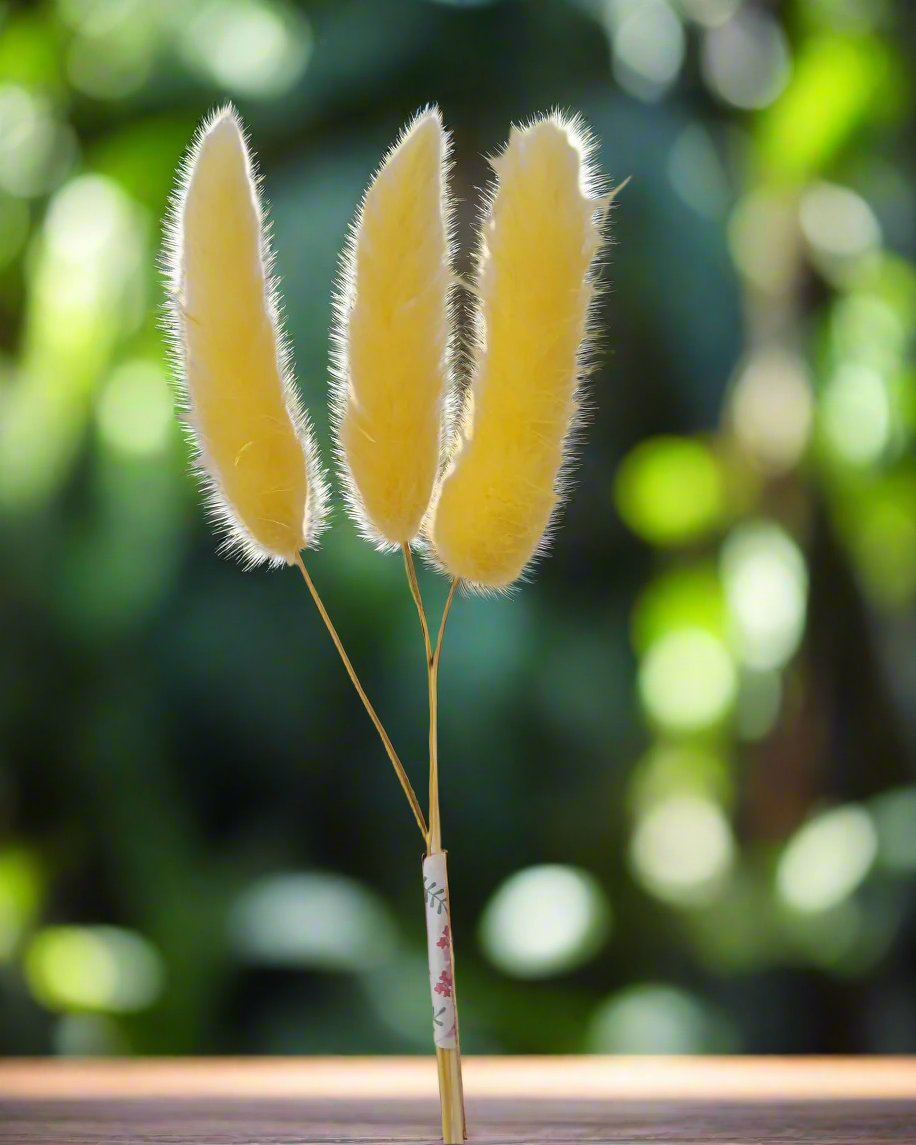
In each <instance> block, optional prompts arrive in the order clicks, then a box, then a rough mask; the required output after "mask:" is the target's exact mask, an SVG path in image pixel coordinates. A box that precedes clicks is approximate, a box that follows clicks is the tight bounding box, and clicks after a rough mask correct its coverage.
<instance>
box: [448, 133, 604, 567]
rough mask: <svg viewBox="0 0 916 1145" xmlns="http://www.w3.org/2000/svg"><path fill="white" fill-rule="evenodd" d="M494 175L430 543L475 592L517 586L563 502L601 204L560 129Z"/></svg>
mask: <svg viewBox="0 0 916 1145" xmlns="http://www.w3.org/2000/svg"><path fill="white" fill-rule="evenodd" d="M492 165H493V168H494V170H495V172H496V176H497V180H496V186H495V189H494V191H493V194H492V198H491V200H490V203H489V207H488V210H487V212H486V215H485V217H484V220H483V226H482V233H481V243H480V250H479V258H478V267H477V277H476V284H475V286H476V289H475V294H476V297H477V315H476V319H477V340H476V346H475V354H474V364H473V374H472V382H471V387H470V389H469V391H468V396H467V400H466V403H465V408H464V411H463V416H462V419H461V432H460V435H459V439H458V441H457V443H456V447H455V450H454V453H453V456H452V459H451V463H450V466H449V469H448V471H447V473H446V475H445V477H444V479H443V483H442V487H441V490H440V493H439V496H438V499H437V503H436V505H435V507H434V510H433V513H432V516H431V521H430V530H429V531H430V537H431V540H432V544H433V548H434V551H435V555H436V557H437V559H438V560H439V562H440V563H441V565H442V567H443V568H444V569H445V570H446V571H447V572H448V573H449V574H450V575H451V576H455V577H461V578H462V579H464V580H465V581H467V582H469V583H471V584H472V585H476V586H477V587H480V588H484V589H500V588H505V587H507V586H508V585H510V584H511V583H512V582H513V581H514V580H516V579H517V578H518V577H519V576H520V575H521V574H522V573H523V572H524V570H525V567H526V566H527V565H528V564H529V562H530V561H531V559H532V558H533V557H534V556H536V555H537V554H538V553H539V552H540V551H541V550H542V548H543V546H544V543H545V535H546V532H547V530H548V528H549V525H550V523H551V520H552V518H553V517H554V514H555V511H556V509H557V506H558V503H559V502H560V500H561V498H562V494H563V476H564V472H565V469H566V466H567V463H568V461H569V452H570V431H571V429H572V427H573V425H574V422H575V419H576V416H577V413H578V401H577V390H578V386H579V381H580V377H581V374H582V372H583V366H584V362H583V346H584V343H585V341H586V337H587V332H588V316H589V308H590V304H591V300H592V298H593V296H594V293H595V288H594V284H593V282H592V272H593V263H594V260H595V257H596V255H597V254H598V252H599V250H600V247H601V243H602V222H603V217H604V207H605V202H606V201H605V200H603V199H600V198H598V197H597V195H596V187H595V186H594V180H595V177H594V175H593V173H592V172H591V170H590V169H589V165H588V160H587V144H586V142H585V140H584V138H583V134H582V131H581V129H580V128H579V126H578V125H577V124H576V123H575V122H572V123H571V122H569V121H566V120H563V119H561V118H560V117H559V116H550V117H545V118H540V119H537V120H535V121H534V122H533V123H531V124H530V125H529V126H527V127H523V128H521V129H518V128H513V129H512V131H511V134H510V136H509V142H508V144H507V146H506V148H505V150H504V151H503V152H502V153H501V154H500V155H499V156H498V157H497V158H496V159H494V160H493V161H492Z"/></svg>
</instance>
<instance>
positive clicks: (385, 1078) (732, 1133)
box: [0, 1057, 916, 1145]
mask: <svg viewBox="0 0 916 1145" xmlns="http://www.w3.org/2000/svg"><path fill="white" fill-rule="evenodd" d="M465 1090H466V1095H467V1109H468V1121H469V1127H470V1133H471V1140H472V1141H476V1142H479V1143H480V1145H484V1143H497V1142H507V1143H508V1142H539V1141H550V1142H558V1143H559V1142H571V1141H591V1142H598V1143H600V1142H615V1143H617V1145H621V1143H625V1142H642V1143H645V1142H656V1143H662V1142H663V1143H664V1145H686V1143H688V1142H689V1143H690V1145H699V1143H700V1142H716V1143H718V1145H726V1143H727V1145H751V1143H754V1145H762V1143H767V1145H769V1143H771V1142H772V1143H776V1142H779V1143H780V1145H785V1143H786V1142H796V1141H797V1142H818V1143H819V1145H846V1143H848V1142H868V1143H869V1145H885V1143H890V1142H894V1143H901V1142H906V1143H907V1145H916V1058H913V1059H908V1058H867V1059H866V1058H830V1059H827V1058H600V1057H586V1058H469V1059H467V1060H466V1061H465ZM437 1124H438V1119H437V1099H436V1072H435V1063H434V1060H433V1059H432V1057H429V1058H373V1059H366V1058H337V1059H328V1058H311V1059H309V1058H305V1059H299V1060H290V1059H285V1058H259V1059H256V1060H250V1061H241V1060H238V1059H222V1058H221V1059H215V1060H213V1059H211V1060H207V1061H203V1060H190V1059H188V1060H163V1059H156V1060H148V1061H112V1060H106V1061H73V1060H67V1061H61V1060H42V1061H39V1060H30V1061H7V1062H0V1142H4V1143H6V1142H22V1143H26V1142H29V1143H33V1142H42V1143H43V1145H58V1143H60V1145H77V1143H79V1145H113V1143H115V1142H117V1145H132V1143H134V1142H144V1143H150V1142H158V1143H162V1145H165V1143H168V1145H185V1143H187V1145H192V1143H193V1145H243V1143H244V1145H280V1143H284V1145H287V1143H289V1145H292V1143H297V1145H299V1143H305V1142H311V1143H318V1142H333V1141H359V1142H367V1141H380V1142H392V1141H412V1142H435V1141H437V1140H438V1134H437Z"/></svg>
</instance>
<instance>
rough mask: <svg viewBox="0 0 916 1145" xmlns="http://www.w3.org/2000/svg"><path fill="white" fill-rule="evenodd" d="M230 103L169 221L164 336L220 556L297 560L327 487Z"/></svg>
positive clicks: (201, 147)
mask: <svg viewBox="0 0 916 1145" xmlns="http://www.w3.org/2000/svg"><path fill="white" fill-rule="evenodd" d="M259 182H260V180H259V178H258V175H257V171H256V168H255V163H254V159H253V157H252V155H251V153H250V151H249V149H248V144H247V139H246V135H245V131H244V128H243V126H242V123H241V121H240V119H239V116H238V113H237V112H236V110H235V108H234V107H232V106H231V105H229V106H226V107H224V108H221V109H220V110H218V111H216V112H215V113H214V114H213V115H212V116H210V118H209V119H207V120H206V121H205V122H204V123H203V124H202V125H201V127H200V129H199V130H198V132H197V135H196V136H195V139H194V142H193V143H192V145H191V147H190V149H189V151H188V154H187V155H186V157H185V159H184V160H183V163H182V165H181V168H180V170H179V176H178V184H177V188H176V191H175V193H174V195H173V198H172V202H171V205H170V210H169V216H168V219H167V223H166V247H165V254H164V269H165V274H166V279H167V285H168V291H169V308H168V319H167V330H168V335H169V338H170V341H171V349H172V357H173V361H174V366H175V374H176V377H177V378H178V380H179V385H180V388H181V397H182V410H183V422H184V425H185V428H186V429H187V431H188V433H189V436H190V438H191V440H192V442H193V444H194V446H195V448H196V451H197V454H196V458H195V465H196V468H197V470H198V472H199V475H200V477H201V479H202V486H203V489H204V493H205V499H206V504H207V508H208V510H209V512H210V515H211V516H212V517H213V519H214V520H215V522H216V525H217V528H218V530H219V531H220V532H222V533H224V534H225V537H224V540H223V542H222V544H221V545H220V551H222V552H234V553H236V554H238V555H239V556H240V557H241V559H242V561H243V563H244V564H245V565H246V566H247V567H251V566H254V565H256V564H259V563H260V562H262V561H266V562H268V563H270V564H272V565H282V564H293V563H295V561H296V557H297V554H298V553H299V551H300V549H303V548H307V547H310V546H313V545H314V544H315V543H316V541H317V538H318V535H319V533H320V532H321V530H322V528H323V526H324V523H325V516H326V511H327V501H328V498H327V483H326V479H325V476H324V474H323V472H322V469H321V466H320V463H319V461H318V455H317V449H316V446H315V441H314V437H313V434H312V428H311V425H310V423H309V419H308V416H307V414H306V412H305V410H304V409H303V407H302V405H301V404H300V401H299V397H298V393H297V391H296V384H295V381H294V378H293V372H292V360H291V358H292V356H291V352H290V348H289V345H288V343H287V341H286V338H285V336H284V333H283V329H282V315H281V304H280V298H279V294H278V290H277V280H276V278H275V277H274V275H273V255H272V252H271V249H270V241H269V224H268V223H267V221H266V216H265V210H264V207H263V205H262V203H261V201H260V196H259V193H258V187H259Z"/></svg>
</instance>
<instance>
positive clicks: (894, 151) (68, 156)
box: [0, 0, 916, 1054]
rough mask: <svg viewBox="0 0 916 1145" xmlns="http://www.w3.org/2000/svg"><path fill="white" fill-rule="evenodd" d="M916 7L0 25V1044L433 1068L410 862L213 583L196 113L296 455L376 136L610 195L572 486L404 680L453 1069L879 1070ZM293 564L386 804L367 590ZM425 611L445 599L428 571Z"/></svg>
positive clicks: (913, 1017)
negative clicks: (434, 679)
mask: <svg viewBox="0 0 916 1145" xmlns="http://www.w3.org/2000/svg"><path fill="white" fill-rule="evenodd" d="M914 24H916V11H914V8H913V6H912V5H910V4H907V3H904V2H903V0H898V2H892V0H877V2H876V0H793V2H789V3H784V4H778V3H764V2H754V0H567V2H564V0H540V2H534V0H532V2H530V3H523V2H509V0H506V2H504V3H489V4H488V3H479V2H478V3H464V4H461V3H453V4H448V3H434V2H427V0H342V2H333V0H324V2H315V3H302V4H293V3H289V2H284V0H181V2H179V0H165V2H162V3H157V4H149V3H145V2H144V0H56V2H51V0H44V2H40V3H24V4H15V3H3V4H0V1052H4V1053H19V1054H21V1053H30V1054H44V1053H87V1052H92V1053H112V1052H127V1053H159V1052H168V1053H286V1052H296V1053H312V1052H323V1053H331V1052H333V1053H338V1052H340V1053H350V1052H359V1053H388V1052H424V1051H426V1050H427V1049H428V1047H429V1041H430V1039H429V1015H428V994H427V985H426V981H425V969H424V936H423V917H422V903H421V895H420V879H419V859H420V853H421V843H420V840H419V837H418V836H417V834H416V829H415V826H414V824H413V822H412V819H411V816H410V813H409V811H408V809H407V808H406V805H405V803H404V801H403V797H402V795H401V793H400V791H399V789H398V787H397V784H396V782H395V781H394V778H393V776H392V773H391V769H390V767H389V764H388V762H387V760H386V758H385V756H384V754H383V752H382V750H381V748H380V746H379V744H378V742H377V740H376V739H375V738H374V735H373V731H372V728H371V726H370V724H369V722H368V720H367V719H366V717H365V714H364V713H363V711H362V709H361V708H360V706H359V704H358V701H357V699H356V697H355V696H354V694H353V693H352V691H351V689H350V686H349V683H348V681H347V679H346V677H345V675H344V673H343V671H342V669H341V666H340V664H339V662H338V661H337V659H336V657H335V654H334V651H333V648H332V646H331V644H330V642H329V640H328V638H327V635H326V633H325V631H324V629H323V628H322V627H321V625H320V622H319V619H318V617H317V615H316V613H315V611H314V608H313V607H312V605H311V603H310V601H309V599H308V597H307V595H306V593H305V591H304V588H303V586H302V583H301V581H300V579H299V578H298V576H297V575H295V573H294V572H291V571H288V570H287V571H283V572H267V571H264V570H259V571H256V572H253V573H242V571H241V570H240V569H239V568H238V567H237V566H235V565H232V564H230V563H228V562H226V561H223V560H221V559H219V558H218V557H217V556H216V555H215V552H214V548H215V546H214V540H213V537H212V535H211V533H210V531H209V529H208V527H207V524H206V522H205V521H204V519H203V516H202V513H201V508H200V503H199V498H198V495H197V492H196V490H195V487H194V484H193V481H192V480H191V479H190V478H189V476H188V474H187V469H188V456H187V447H186V445H185V443H184V442H183V441H182V438H181V435H180V433H179V431H178V429H177V425H176V423H175V419H174V417H173V413H172V395H171V390H170V387H169V382H168V378H167V370H166V363H165V359H164V351H163V343H162V337H161V334H160V330H159V317H160V315H161V310H162V287H161V284H160V281H159V278H158V274H157V267H156V260H157V254H158V250H159V247H160V235H161V230H160V224H161V220H162V217H163V214H164V211H165V207H166V200H167V196H168V193H169V190H170V187H171V185H172V181H173V177H174V171H175V169H176V165H177V164H178V162H179V160H180V158H181V155H182V153H183V151H184V149H185V148H186V146H187V144H188V142H189V140H190V139H191V137H192V135H193V132H194V129H195V126H196V124H197V123H198V121H199V120H200V118H201V117H202V116H204V115H205V114H206V113H207V111H208V110H209V109H211V108H212V107H214V106H216V105H218V104H220V103H221V102H223V101H225V100H227V99H232V100H233V101H235V102H236V103H237V105H238V107H239V109H240V111H241V114H242V116H243V117H244V119H245V121H246V122H247V124H248V125H249V127H250V130H251V136H252V142H253V146H254V147H255V149H256V150H257V152H258V153H259V156H260V161H261V166H262V172H263V175H264V186H265V191H266V194H267V196H268V197H269V199H270V202H271V207H272V214H273V220H274V237H275V244H276V248H277V265H278V270H279V272H280V274H281V275H282V280H283V287H282V289H283V296H284V299H285V307H286V314H287V319H288V326H289V331H290V335H291V340H292V343H293V346H294V349H295V358H296V366H297V373H298V378H299V380H300V384H301V388H302V392H303V396H304V399H305V401H306V403H307V405H308V407H309V409H310V410H311V412H312V415H313V419H314V421H315V422H316V424H317V427H318V431H319V435H320V438H321V445H322V449H323V452H324V456H325V457H326V458H327V457H329V455H330V446H329V441H328V415H327V408H326V397H327V390H328V382H327V375H328V365H327V363H328V326H329V320H330V313H331V292H332V286H333V277H334V273H335V267H336V263H337V258H338V252H339V250H340V247H341V244H342V242H343V239H344V236H345V233H346V228H347V225H348V222H349V220H350V218H351V215H352V212H353V210H354V208H355V206H356V204H357V202H358V200H359V197H360V194H361V192H362V189H363V188H364V186H365V184H366V182H367V180H368V178H369V177H370V175H371V173H372V171H373V170H374V168H375V166H376V164H377V162H378V160H379V157H380V155H381V154H382V153H383V151H384V149H385V147H386V146H387V145H388V144H389V143H390V142H391V141H392V139H393V138H394V137H395V136H396V134H397V131H398V129H399V127H400V126H401V124H402V123H403V122H404V121H405V120H406V119H407V118H408V117H409V116H410V115H411V114H412V113H413V112H414V111H415V110H416V109H417V108H418V107H420V106H422V105H424V104H426V103H428V102H430V101H436V102H438V103H439V104H440V105H441V107H442V109H443V112H444V114H445V118H446V121H447V123H448V125H449V126H450V128H451V129H452V130H453V132H454V136H455V169H454V174H453V179H454V189H455V192H456V194H457V195H458V197H459V199H460V207H459V239H460V243H461V251H462V254H461V260H460V261H461V267H460V269H462V270H466V269H467V267H468V265H469V261H470V260H469V251H470V250H471V248H472V245H473V241H474V227H475V220H476V211H477V204H478V202H479V195H480V193H479V190H478V188H482V187H484V186H485V185H486V183H487V179H488V169H487V167H486V164H485V162H484V159H483V158H482V156H483V155H484V154H485V153H487V152H491V151H493V150H494V149H496V148H498V147H499V145H500V144H501V142H502V141H503V140H504V139H505V138H506V135H507V132H508V127H509V124H510V122H512V121H523V120H525V119H526V118H528V117H529V116H531V115H532V114H534V113H536V112H537V111H540V110H546V109H550V108H553V107H555V106H559V107H561V108H568V109H574V110H578V111H581V112H582V113H583V114H584V116H585V117H586V119H587V120H588V122H589V123H590V124H591V126H592V128H593V130H594V132H595V134H596V136H597V138H598V140H599V159H600V163H601V165H602V167H603V169H604V170H605V171H607V172H608V173H609V174H610V175H611V176H612V177H613V178H614V180H616V181H620V180H622V179H624V178H625V177H627V176H631V177H632V182H631V183H630V185H629V186H628V187H627V189H626V191H625V192H624V193H623V195H622V196H621V198H620V202H619V205H618V206H617V207H616V208H615V212H614V237H615V244H616V245H615V246H614V247H613V250H612V252H611V257H610V259H609V266H608V269H607V272H606V277H607V281H608V282H609V283H610V284H611V286H612V289H611V290H609V291H608V292H607V294H606V297H605V299H604V301H603V304H602V311H601V340H602V342H603V344H604V350H603V353H602V355H601V362H602V364H601V367H600V369H598V370H597V371H596V373H595V375H594V378H593V380H592V382H591V385H590V393H591V398H592V402H593V405H594V414H593V417H592V419H591V425H590V428H589V431H588V435H587V441H586V444H585V446H584V448H583V450H582V460H581V465H580V468H579V476H578V483H577V488H576V491H575V494H574V496H573V498H572V500H571V502H570V505H569V507H568V511H567V513H566V516H565V520H564V523H563V528H562V530H561V532H560V533H559V534H558V536H557V539H556V544H555V546H554V550H553V552H552V554H551V556H550V558H549V559H548V560H546V561H544V562H543V563H542V565H541V566H540V567H539V568H538V570H537V574H536V576H535V577H534V578H533V580H532V582H531V583H529V584H526V585H525V586H524V587H523V588H522V589H521V590H520V591H519V592H518V593H517V594H515V595H513V596H512V597H511V598H508V599H479V598H467V597H464V598H460V599H459V600H458V602H457V604H456V607H455V610H454V613H453V616H452V620H451V623H450V629H449V633H448V639H447V642H446V647H445V653H444V658H443V667H442V714H441V760H442V799H443V815H444V822H445V841H446V845H447V846H448V848H449V850H450V856H451V862H450V872H451V880H452V896H453V906H454V928H455V933H456V940H457V950H458V973H459V987H460V995H461V1007H462V1033H463V1041H464V1045H465V1048H466V1050H468V1051H472V1052H473V1051H476V1052H484V1051H485V1052H544V1051H550V1052H579V1051H592V1052H594V1051H607V1052H640V1051H683V1052H719V1051H745V1052H796V1051H798V1052H834V1051H863V1052H885V1051H910V1052H914V1051H916V977H914V954H916V772H914V750H913V745H914V736H916V658H914V653H913V649H914V637H916V611H914V598H916V460H914V451H913V439H914V426H916V402H914V331H916V266H914V261H913V260H914V257H916V171H914V166H913V156H914V154H916V151H914V147H913V143H914V139H913V114H912V112H913V101H912V90H911V74H912V67H913V43H914V31H916V27H914ZM311 569H312V572H313V575H314V577H315V579H316V581H317V583H318V585H319V587H320V589H321V591H322V593H323V595H324V597H325V600H326V603H327V605H328V607H329V609H330V611H331V613H332V615H333V616H334V617H335V619H336V621H337V623H338V626H339V628H340V630H341V633H342V635H343V637H344V640H345V642H346V644H347V646H348V648H349V650H350V652H351V655H352V657H353V659H354V661H355V662H356V664H357V666H358V668H359V671H360V673H361V675H362V677H363V680H364V683H365V685H366V687H367V690H368V691H369V693H370V695H371V696H372V697H373V699H374V701H375V702H376V704H377V707H378V708H379V710H380V712H381V713H382V715H383V718H384V720H385V722H386V724H387V725H388V729H389V731H390V733H391V735H392V738H393V739H394V741H395V743H396V744H397V745H398V747H399V750H400V753H401V755H402V757H403V758H404V759H405V761H407V763H408V767H409V770H410V771H411V774H412V776H413V778H414V782H415V784H416V786H417V787H418V789H422V788H423V786H424V783H425V773H424V752H425V739H426V732H425V718H426V717H425V702H426V701H425V680H424V670H423V658H422V650H421V643H420V637H419V631H418V628H417V624H416V617H415V615H414V613H413V611H412V604H411V601H410V598H409V596H408V593H407V588H406V584H405V582H404V578H403V569H402V566H401V564H400V561H399V560H398V559H397V558H396V557H392V556H381V555H379V554H377V553H375V552H373V551H372V550H371V548H370V547H369V546H368V545H366V544H365V543H364V542H362V541H361V540H360V539H359V538H358V537H357V535H356V533H355V530H354V528H353V526H352V525H351V523H350V522H349V521H348V520H347V519H346V517H345V515H344V513H343V512H342V510H339V511H338V512H337V513H336V514H335V519H334V523H333V527H332V529H331V530H330V532H329V533H328V534H327V537H326V540H325V542H324V544H323V546H322V549H321V551H320V552H318V553H316V554H315V555H314V557H313V558H312V559H311ZM421 575H422V583H423V589H424V592H425V593H426V595H427V598H428V601H429V603H430V607H431V609H432V611H433V613H434V614H435V615H438V609H439V607H440V606H441V602H442V600H443V599H444V596H445V589H446V585H445V583H444V582H443V581H442V580H441V579H440V578H437V577H436V576H435V575H434V574H432V573H430V572H426V571H424V572H423V573H422V574H421Z"/></svg>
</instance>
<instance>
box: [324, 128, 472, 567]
mask: <svg viewBox="0 0 916 1145" xmlns="http://www.w3.org/2000/svg"><path fill="white" fill-rule="evenodd" d="M447 163H448V136H447V133H446V132H445V130H444V128H443V126H442V119H441V117H440V114H439V111H438V109H435V108H433V109H431V110H429V111H426V112H423V113H421V114H420V115H418V116H417V117H416V118H415V119H414V120H413V122H412V123H410V124H409V125H408V126H407V128H406V129H405V130H404V132H403V133H402V135H401V137H400V139H399V140H398V141H397V143H396V144H395V145H394V146H393V147H392V149H391V150H390V151H389V152H388V154H387V156H386V157H385V159H384V161H383V162H382V165H381V167H380V168H379V170H378V172H377V174H376V175H375V177H374V179H373V180H372V182H371V184H370V186H369V189H368V191H367V192H366V195H365V198H364V199H363V202H362V205H361V207H360V209H359V212H358V214H357V217H356V220H355V222H354V226H353V231H352V234H351V238H350V243H349V246H348V250H347V252H346V255H345V258H344V263H343V268H342V273H341V281H340V284H339V291H338V299H337V319H338V326H337V331H336V339H337V393H336V402H335V405H336V415H337V417H336V421H337V432H338V448H339V455H340V460H341V471H342V475H343V480H344V485H345V488H346V490H347V494H348V502H349V506H350V510H351V512H352V515H353V516H354V518H355V519H356V521H357V524H358V525H359V526H360V528H361V529H362V531H363V532H364V533H365V534H366V535H367V536H369V537H370V538H371V539H372V540H374V541H375V542H376V543H378V544H379V545H380V546H386V545H400V544H403V543H406V542H410V541H412V540H413V539H414V538H415V537H416V535H417V533H418V531H419V529H420V525H421V522H422V520H423V517H424V516H425V514H426V511H427V509H428V508H429V503H430V499H431V497H432V492H433V487H434V485H435V482H436V478H437V476H438V472H439V466H440V450H441V441H442V435H443V420H444V411H445V407H446V399H447V393H448V385H449V362H448V357H449V313H448V311H449V307H448V295H449V290H450V287H451V285H452V274H451V268H450V248H449V226H450V207H449V200H448V191H447V186H446V169H447Z"/></svg>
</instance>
